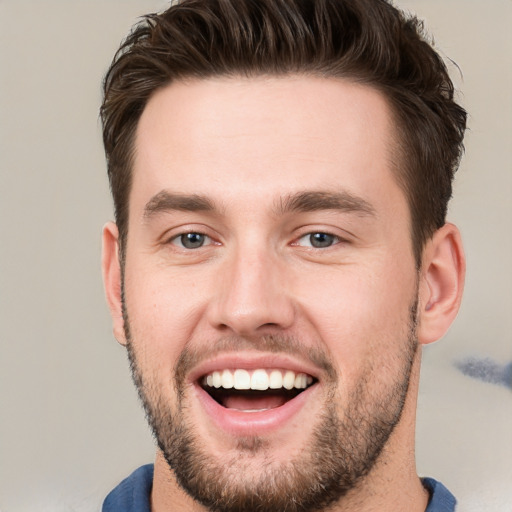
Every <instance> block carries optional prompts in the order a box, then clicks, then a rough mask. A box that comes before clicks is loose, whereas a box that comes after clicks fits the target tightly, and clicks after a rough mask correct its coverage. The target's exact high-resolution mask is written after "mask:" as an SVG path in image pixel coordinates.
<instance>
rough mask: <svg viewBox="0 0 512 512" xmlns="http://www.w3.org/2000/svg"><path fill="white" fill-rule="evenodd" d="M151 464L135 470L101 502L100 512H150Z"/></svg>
mask: <svg viewBox="0 0 512 512" xmlns="http://www.w3.org/2000/svg"><path fill="white" fill-rule="evenodd" d="M152 487H153V464H147V465H145V466H141V467H140V468H139V469H136V470H135V471H134V472H133V473H132V474H131V475H130V476H129V477H127V478H125V479H124V480H123V481H122V482H121V483H120V484H119V485H118V486H117V487H115V488H114V489H113V490H112V491H111V492H110V493H109V495H108V496H107V497H106V498H105V501H104V502H103V507H102V509H101V510H102V512H150V495H151V488H152Z"/></svg>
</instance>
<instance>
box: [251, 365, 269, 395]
mask: <svg viewBox="0 0 512 512" xmlns="http://www.w3.org/2000/svg"><path fill="white" fill-rule="evenodd" d="M268 381H269V378H268V374H267V372H266V371H265V370H255V371H254V372H253V374H252V376H251V389H258V390H260V391H265V390H266V389H268Z"/></svg>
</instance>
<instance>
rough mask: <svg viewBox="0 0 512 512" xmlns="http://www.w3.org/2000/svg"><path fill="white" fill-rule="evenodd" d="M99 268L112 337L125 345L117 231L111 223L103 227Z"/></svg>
mask: <svg viewBox="0 0 512 512" xmlns="http://www.w3.org/2000/svg"><path fill="white" fill-rule="evenodd" d="M101 267H102V272H103V285H104V287H105V295H106V298H107V303H108V306H109V309H110V314H111V316H112V326H113V331H114V336H115V338H116V340H117V341H118V342H119V343H121V344H122V345H125V344H126V337H125V334H124V320H123V306H122V298H121V265H120V262H119V231H118V229H117V226H116V224H115V223H113V222H108V223H107V224H105V226H104V227H103V249H102V259H101Z"/></svg>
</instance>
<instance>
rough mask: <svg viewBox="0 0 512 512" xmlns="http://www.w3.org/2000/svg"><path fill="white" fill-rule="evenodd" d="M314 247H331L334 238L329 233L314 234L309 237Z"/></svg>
mask: <svg viewBox="0 0 512 512" xmlns="http://www.w3.org/2000/svg"><path fill="white" fill-rule="evenodd" d="M309 240H310V242H311V245H312V246H313V247H329V246H331V245H332V244H333V242H334V236H333V235H329V234H327V233H313V234H312V235H310V236H309Z"/></svg>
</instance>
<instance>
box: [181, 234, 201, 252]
mask: <svg viewBox="0 0 512 512" xmlns="http://www.w3.org/2000/svg"><path fill="white" fill-rule="evenodd" d="M181 243H182V244H183V247H186V248H187V249H197V248H198V247H201V246H202V245H203V244H204V235H201V234H200V233H186V234H185V235H181Z"/></svg>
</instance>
